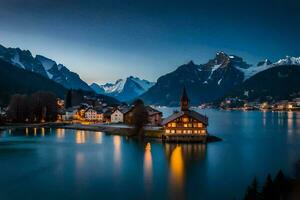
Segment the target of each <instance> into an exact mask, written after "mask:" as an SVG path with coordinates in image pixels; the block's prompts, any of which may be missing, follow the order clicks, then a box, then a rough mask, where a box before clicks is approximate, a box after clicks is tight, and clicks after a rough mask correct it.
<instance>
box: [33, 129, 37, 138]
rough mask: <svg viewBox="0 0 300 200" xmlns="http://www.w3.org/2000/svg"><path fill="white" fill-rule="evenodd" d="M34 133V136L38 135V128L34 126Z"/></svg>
mask: <svg viewBox="0 0 300 200" xmlns="http://www.w3.org/2000/svg"><path fill="white" fill-rule="evenodd" d="M33 135H34V137H35V136H36V135H37V128H33Z"/></svg>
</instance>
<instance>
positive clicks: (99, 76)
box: [0, 0, 300, 83]
mask: <svg viewBox="0 0 300 200" xmlns="http://www.w3.org/2000/svg"><path fill="white" fill-rule="evenodd" d="M299 22H300V1H298V0H281V1H279V0H277V1H276V0H274V1H267V0H264V1H263V0H252V1H242V0H240V1H237V0H235V1H234V0H227V1H225V0H223V1H222V0H210V1H208V0H207V1H204V0H202V1H201V0H198V1H187V0H185V1H176V0H173V1H171V0H170V1H162V0H160V1H157V0H152V1H143V0H137V1H125V0H107V1H103V0H81V1H80V0H65V1H63V0H61V1H58V0H57V1H56V0H9V1H8V0H0V43H1V44H3V45H4V46H10V47H20V48H22V49H29V50H31V51H32V53H33V54H42V55H45V56H47V57H49V58H52V59H54V60H56V61H58V62H61V63H63V64H65V65H66V66H68V67H69V68H70V69H71V70H73V71H75V72H77V73H79V74H80V75H81V77H82V78H83V79H84V80H86V81H87V82H89V83H91V82H93V81H96V82H99V83H104V82H107V81H114V80H115V79H118V78H124V77H126V76H129V75H135V76H139V77H141V78H146V79H149V80H151V81H154V80H156V79H157V78H158V77H159V76H160V75H163V74H165V73H168V72H170V71H172V70H174V69H175V67H176V66H178V65H181V64H183V63H185V62H188V61H189V60H191V59H192V60H194V61H195V62H196V63H204V62H206V61H207V60H208V59H209V58H211V57H213V56H214V55H215V53H216V52H217V51H225V52H227V53H229V54H236V55H240V56H242V57H244V58H245V59H246V60H247V61H248V62H249V63H251V64H252V63H256V62H257V61H259V60H261V59H265V58H269V59H271V60H273V61H276V60H278V59H279V58H281V57H284V56H286V55H291V56H300V26H299Z"/></svg>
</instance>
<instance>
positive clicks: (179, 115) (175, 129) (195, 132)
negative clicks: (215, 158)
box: [162, 88, 208, 142]
mask: <svg viewBox="0 0 300 200" xmlns="http://www.w3.org/2000/svg"><path fill="white" fill-rule="evenodd" d="M180 107H181V111H180V112H175V113H174V114H172V115H171V116H169V117H168V118H166V119H165V120H163V122H162V125H163V126H164V133H163V139H164V140H165V141H175V142H176V141H178V142H180V141H182V142H206V139H207V126H208V118H207V117H206V116H204V115H202V114H200V113H198V112H196V111H194V110H190V109H189V99H188V96H187V93H186V90H185V88H184V89H183V93H182V96H181V100H180Z"/></svg>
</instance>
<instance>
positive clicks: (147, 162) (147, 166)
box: [144, 142, 152, 187]
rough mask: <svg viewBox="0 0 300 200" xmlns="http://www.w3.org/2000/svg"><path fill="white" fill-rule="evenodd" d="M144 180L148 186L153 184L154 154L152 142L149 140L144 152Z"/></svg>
mask: <svg viewBox="0 0 300 200" xmlns="http://www.w3.org/2000/svg"><path fill="white" fill-rule="evenodd" d="M144 180H145V184H146V186H147V187H151V184H152V155H151V144H150V143H149V142H148V143H147V145H146V148H145V154H144Z"/></svg>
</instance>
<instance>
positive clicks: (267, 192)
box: [262, 174, 274, 200]
mask: <svg viewBox="0 0 300 200" xmlns="http://www.w3.org/2000/svg"><path fill="white" fill-rule="evenodd" d="M262 196H263V199H265V200H273V199H274V189H273V181H272V177H271V175H270V174H268V176H267V179H266V181H265V184H264V186H263V190H262Z"/></svg>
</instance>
